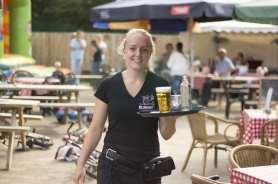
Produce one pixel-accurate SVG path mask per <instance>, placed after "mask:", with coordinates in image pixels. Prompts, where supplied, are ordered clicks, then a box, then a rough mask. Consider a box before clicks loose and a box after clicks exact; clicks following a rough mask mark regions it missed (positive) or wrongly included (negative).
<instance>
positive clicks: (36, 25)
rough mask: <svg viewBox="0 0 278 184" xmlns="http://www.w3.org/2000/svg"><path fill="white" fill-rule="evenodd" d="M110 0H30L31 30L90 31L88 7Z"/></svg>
mask: <svg viewBox="0 0 278 184" xmlns="http://www.w3.org/2000/svg"><path fill="white" fill-rule="evenodd" d="M110 1H111V0H32V29H33V31H63V32H64V31H76V30H78V29H81V30H84V31H92V30H93V28H92V26H91V24H90V9H91V8H92V7H94V6H97V5H99V4H104V3H107V2H110Z"/></svg>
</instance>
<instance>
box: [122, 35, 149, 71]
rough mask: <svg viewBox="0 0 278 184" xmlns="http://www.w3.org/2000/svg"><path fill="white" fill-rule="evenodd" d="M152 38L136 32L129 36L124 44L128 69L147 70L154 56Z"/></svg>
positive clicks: (124, 56)
mask: <svg viewBox="0 0 278 184" xmlns="http://www.w3.org/2000/svg"><path fill="white" fill-rule="evenodd" d="M150 39H151V38H150V37H148V36H147V35H146V34H145V33H143V32H140V31H136V32H132V33H131V34H128V35H127V37H126V41H125V43H124V49H123V58H124V60H125V63H126V67H127V69H131V70H145V69H146V68H147V66H148V62H149V59H150V56H151V54H152V44H151V40H150Z"/></svg>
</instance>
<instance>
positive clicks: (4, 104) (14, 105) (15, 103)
mask: <svg viewBox="0 0 278 184" xmlns="http://www.w3.org/2000/svg"><path fill="white" fill-rule="evenodd" d="M39 103H40V101H36V100H14V99H0V109H5V110H6V109H11V110H12V117H11V125H12V126H16V125H17V122H16V114H18V116H19V118H18V119H19V121H18V125H19V126H24V117H23V109H24V107H33V106H37V105H38V104H39ZM21 140H22V148H23V149H25V143H26V139H25V135H24V133H21Z"/></svg>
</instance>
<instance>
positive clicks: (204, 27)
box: [196, 20, 278, 33]
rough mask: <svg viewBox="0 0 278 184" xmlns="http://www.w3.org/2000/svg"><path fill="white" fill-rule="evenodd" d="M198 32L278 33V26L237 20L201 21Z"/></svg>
mask: <svg viewBox="0 0 278 184" xmlns="http://www.w3.org/2000/svg"><path fill="white" fill-rule="evenodd" d="M196 31H197V32H227V33H278V26H275V25H270V24H257V23H249V22H240V21H236V20H229V21H219V22H206V23H199V25H198V26H197V28H196Z"/></svg>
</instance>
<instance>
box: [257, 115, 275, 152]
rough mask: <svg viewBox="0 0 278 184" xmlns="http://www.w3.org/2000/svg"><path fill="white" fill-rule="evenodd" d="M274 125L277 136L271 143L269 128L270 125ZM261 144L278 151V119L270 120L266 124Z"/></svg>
mask: <svg viewBox="0 0 278 184" xmlns="http://www.w3.org/2000/svg"><path fill="white" fill-rule="evenodd" d="M270 124H273V125H274V126H275V129H276V134H275V137H274V139H273V140H272V141H271V140H270V138H269V136H268V132H267V127H268V125H270ZM261 144H262V145H266V146H271V147H274V148H277V149H278V119H274V120H270V121H268V122H267V123H265V124H264V126H263V128H262V131H261Z"/></svg>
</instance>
